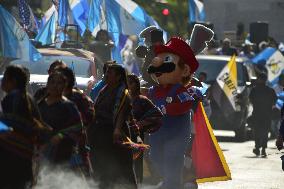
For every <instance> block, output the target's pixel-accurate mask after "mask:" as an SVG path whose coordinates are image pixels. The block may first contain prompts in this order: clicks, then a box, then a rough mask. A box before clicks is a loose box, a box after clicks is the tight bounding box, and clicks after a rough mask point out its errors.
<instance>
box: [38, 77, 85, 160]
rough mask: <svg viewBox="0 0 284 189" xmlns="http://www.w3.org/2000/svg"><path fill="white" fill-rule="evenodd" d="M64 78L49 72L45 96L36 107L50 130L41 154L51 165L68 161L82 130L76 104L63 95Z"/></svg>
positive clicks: (65, 80) (65, 82)
mask: <svg viewBox="0 0 284 189" xmlns="http://www.w3.org/2000/svg"><path fill="white" fill-rule="evenodd" d="M66 85H67V79H66V77H65V76H64V75H63V74H62V73H60V72H53V73H51V74H50V76H49V77H48V81H47V87H46V90H47V93H48V95H47V96H46V97H45V98H43V99H42V100H41V101H40V102H39V104H38V106H39V110H40V113H41V115H42V120H43V121H44V122H45V123H47V124H48V125H49V126H51V127H52V128H53V132H52V134H51V136H50V139H49V141H48V144H46V147H45V149H44V150H43V151H44V156H45V158H46V159H47V160H48V161H49V162H51V163H52V164H54V165H63V164H66V163H68V162H69V161H70V160H71V156H72V155H73V153H74V149H75V147H77V145H78V141H79V137H80V134H81V131H82V120H81V117H80V113H79V111H78V109H77V107H76V105H75V104H74V103H73V102H71V101H69V100H68V99H67V98H66V97H64V96H63V92H64V89H65V87H66Z"/></svg>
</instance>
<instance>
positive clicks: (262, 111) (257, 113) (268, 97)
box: [249, 73, 277, 157]
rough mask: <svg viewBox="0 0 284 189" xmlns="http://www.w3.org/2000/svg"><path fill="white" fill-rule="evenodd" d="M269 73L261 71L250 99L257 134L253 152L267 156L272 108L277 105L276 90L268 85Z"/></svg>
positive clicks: (253, 123)
mask: <svg viewBox="0 0 284 189" xmlns="http://www.w3.org/2000/svg"><path fill="white" fill-rule="evenodd" d="M266 82H267V75H266V74H265V73H260V74H259V75H258V78H257V83H256V86H255V87H253V88H252V90H251V92H250V95H249V99H250V101H251V103H252V106H253V112H252V127H253V130H254V135H255V139H254V140H255V148H254V149H253V153H254V154H255V155H257V156H258V155H260V150H259V149H260V148H262V149H261V155H262V156H264V157H266V156H267V154H266V151H265V150H266V148H267V141H268V132H269V128H270V126H271V116H272V109H273V107H274V106H275V103H276V100H277V96H276V94H275V92H274V90H273V89H272V88H270V87H268V86H267V85H266Z"/></svg>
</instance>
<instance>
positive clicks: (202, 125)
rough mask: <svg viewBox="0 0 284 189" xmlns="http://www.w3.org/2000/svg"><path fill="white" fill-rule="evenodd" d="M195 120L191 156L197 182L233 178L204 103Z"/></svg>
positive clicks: (200, 105)
mask: <svg viewBox="0 0 284 189" xmlns="http://www.w3.org/2000/svg"><path fill="white" fill-rule="evenodd" d="M193 122H194V128H195V137H194V141H193V146H192V151H191V157H192V162H193V165H194V168H195V174H196V179H197V182H198V183H203V182H212V181H226V180H231V173H230V169H229V166H228V164H227V162H226V159H225V157H224V154H223V152H222V150H221V148H220V146H219V144H218V142H217V139H216V137H215V136H214V133H213V130H212V127H211V125H210V123H209V120H208V118H207V116H206V113H205V111H204V108H203V106H202V103H199V105H198V107H197V110H196V112H195V113H194V117H193ZM185 176H186V174H185Z"/></svg>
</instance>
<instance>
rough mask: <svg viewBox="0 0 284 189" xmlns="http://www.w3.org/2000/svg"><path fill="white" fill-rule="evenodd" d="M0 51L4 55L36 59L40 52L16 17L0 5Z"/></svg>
mask: <svg viewBox="0 0 284 189" xmlns="http://www.w3.org/2000/svg"><path fill="white" fill-rule="evenodd" d="M0 49H1V50H0V51H1V52H2V56H4V57H13V58H19V59H22V60H25V61H37V60H39V59H40V58H41V54H40V53H39V52H38V51H37V49H36V48H35V47H34V46H33V45H32V44H31V42H30V40H29V36H28V35H27V33H26V32H25V30H24V29H23V28H22V27H21V25H20V24H19V23H18V22H17V21H16V19H15V18H14V17H13V16H12V15H11V14H10V13H9V12H8V11H6V10H5V9H4V8H3V7H2V6H1V5H0Z"/></svg>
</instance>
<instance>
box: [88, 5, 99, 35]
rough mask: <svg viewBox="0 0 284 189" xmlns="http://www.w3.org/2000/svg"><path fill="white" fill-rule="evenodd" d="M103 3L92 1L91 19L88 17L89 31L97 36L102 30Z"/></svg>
mask: <svg viewBox="0 0 284 189" xmlns="http://www.w3.org/2000/svg"><path fill="white" fill-rule="evenodd" d="M101 6H102V2H101V0H91V2H90V9H89V17H88V29H89V30H90V31H91V32H92V34H93V35H95V34H96V33H97V32H98V31H99V30H100V27H101V26H100V22H101V19H102V14H101V11H102V7H101Z"/></svg>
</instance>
